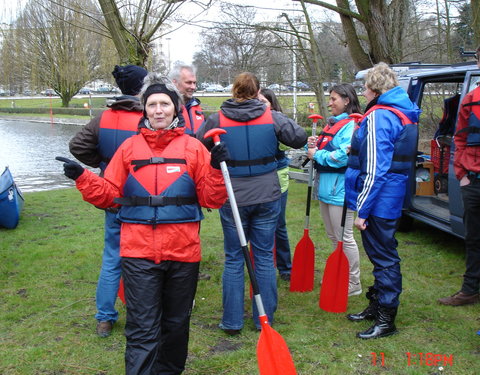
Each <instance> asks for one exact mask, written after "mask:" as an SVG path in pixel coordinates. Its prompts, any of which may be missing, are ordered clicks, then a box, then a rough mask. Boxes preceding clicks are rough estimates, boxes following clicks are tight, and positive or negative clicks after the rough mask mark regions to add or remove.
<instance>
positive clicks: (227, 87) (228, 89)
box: [225, 83, 233, 92]
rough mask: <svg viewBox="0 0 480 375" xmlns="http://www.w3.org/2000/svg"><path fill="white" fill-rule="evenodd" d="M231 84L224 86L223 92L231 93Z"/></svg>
mask: <svg viewBox="0 0 480 375" xmlns="http://www.w3.org/2000/svg"><path fill="white" fill-rule="evenodd" d="M232 88H233V83H230V84H229V85H228V86H225V92H232Z"/></svg>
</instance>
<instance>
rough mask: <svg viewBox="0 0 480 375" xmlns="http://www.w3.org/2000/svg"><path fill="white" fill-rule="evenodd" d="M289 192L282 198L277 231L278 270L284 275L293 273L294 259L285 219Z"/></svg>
mask: <svg viewBox="0 0 480 375" xmlns="http://www.w3.org/2000/svg"><path fill="white" fill-rule="evenodd" d="M287 198H288V190H287V191H285V192H284V193H282V197H281V198H280V204H281V208H280V215H278V222H277V229H276V230H275V249H276V253H277V257H276V258H277V269H278V272H279V273H280V274H281V275H283V274H290V272H291V271H292V257H291V255H290V242H289V241H288V232H287V221H286V219H285V214H286V209H287Z"/></svg>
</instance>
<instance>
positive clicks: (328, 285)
mask: <svg viewBox="0 0 480 375" xmlns="http://www.w3.org/2000/svg"><path fill="white" fill-rule="evenodd" d="M348 278H349V265H348V259H347V257H346V256H345V253H344V252H343V242H341V241H339V242H338V244H337V248H336V249H335V251H334V252H333V253H332V254H330V256H329V257H328V259H327V263H326V264H325V272H324V273H323V281H322V286H321V288H320V300H319V303H318V304H319V306H320V308H321V309H322V310H325V311H329V312H334V313H342V312H345V311H347V302H348Z"/></svg>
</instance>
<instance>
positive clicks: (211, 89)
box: [205, 84, 225, 92]
mask: <svg viewBox="0 0 480 375" xmlns="http://www.w3.org/2000/svg"><path fill="white" fill-rule="evenodd" d="M205 92H225V88H224V87H223V86H222V85H217V84H215V85H210V86H207V87H206V88H205Z"/></svg>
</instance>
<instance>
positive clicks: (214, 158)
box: [64, 73, 228, 375]
mask: <svg viewBox="0 0 480 375" xmlns="http://www.w3.org/2000/svg"><path fill="white" fill-rule="evenodd" d="M140 95H141V99H142V104H143V105H144V112H143V117H142V118H141V119H140V124H139V134H137V135H134V136H132V137H131V138H129V139H127V140H126V141H125V142H124V143H123V144H122V145H121V146H120V147H119V148H118V150H117V151H116V153H115V154H114V156H113V158H112V160H111V161H110V163H109V165H108V167H107V169H106V170H105V175H104V178H101V177H98V176H97V175H95V174H94V173H92V172H90V171H88V170H84V169H83V168H82V167H81V166H80V165H79V164H78V163H75V162H73V161H68V160H67V161H66V163H65V164H64V170H65V175H66V176H67V177H70V178H72V179H74V180H75V182H76V186H77V188H78V190H80V192H81V193H82V195H83V199H84V200H86V201H87V202H89V203H92V204H94V205H95V206H98V207H102V208H107V207H112V206H115V205H119V206H120V211H119V213H118V215H117V218H118V220H119V221H120V222H121V223H122V224H121V225H122V226H121V232H120V256H121V257H122V277H123V279H124V285H125V299H126V304H127V321H126V327H125V336H126V338H127V346H126V352H125V367H126V373H127V374H128V375H133V374H151V375H154V374H155V375H156V374H172V375H173V374H181V373H182V372H183V370H184V368H185V361H186V358H187V350H188V336H189V324H190V313H191V308H192V302H193V299H194V296H195V292H196V287H197V280H198V270H199V263H200V258H201V249H200V238H199V229H200V221H201V220H202V219H203V214H202V211H201V209H200V207H210V208H219V207H221V206H222V205H223V203H224V202H225V200H226V198H227V193H226V189H225V185H224V182H223V177H222V173H221V171H220V161H222V160H223V161H224V160H227V159H228V153H227V151H226V149H225V146H224V145H223V144H220V145H217V146H215V147H214V148H213V149H212V153H211V156H210V153H209V152H208V151H207V149H206V148H205V147H204V146H203V145H202V144H201V142H200V141H198V140H197V139H195V138H193V137H190V136H188V135H186V134H184V132H185V128H184V122H183V118H182V117H181V112H180V110H179V109H180V108H181V107H180V106H181V104H180V103H181V99H180V95H179V93H178V91H177V89H176V88H175V86H174V85H173V84H172V83H171V82H170V81H169V80H168V78H165V77H161V76H159V75H157V74H155V73H151V74H149V75H148V76H147V77H146V78H145V83H144V86H143V88H142V90H141V92H140Z"/></svg>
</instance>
